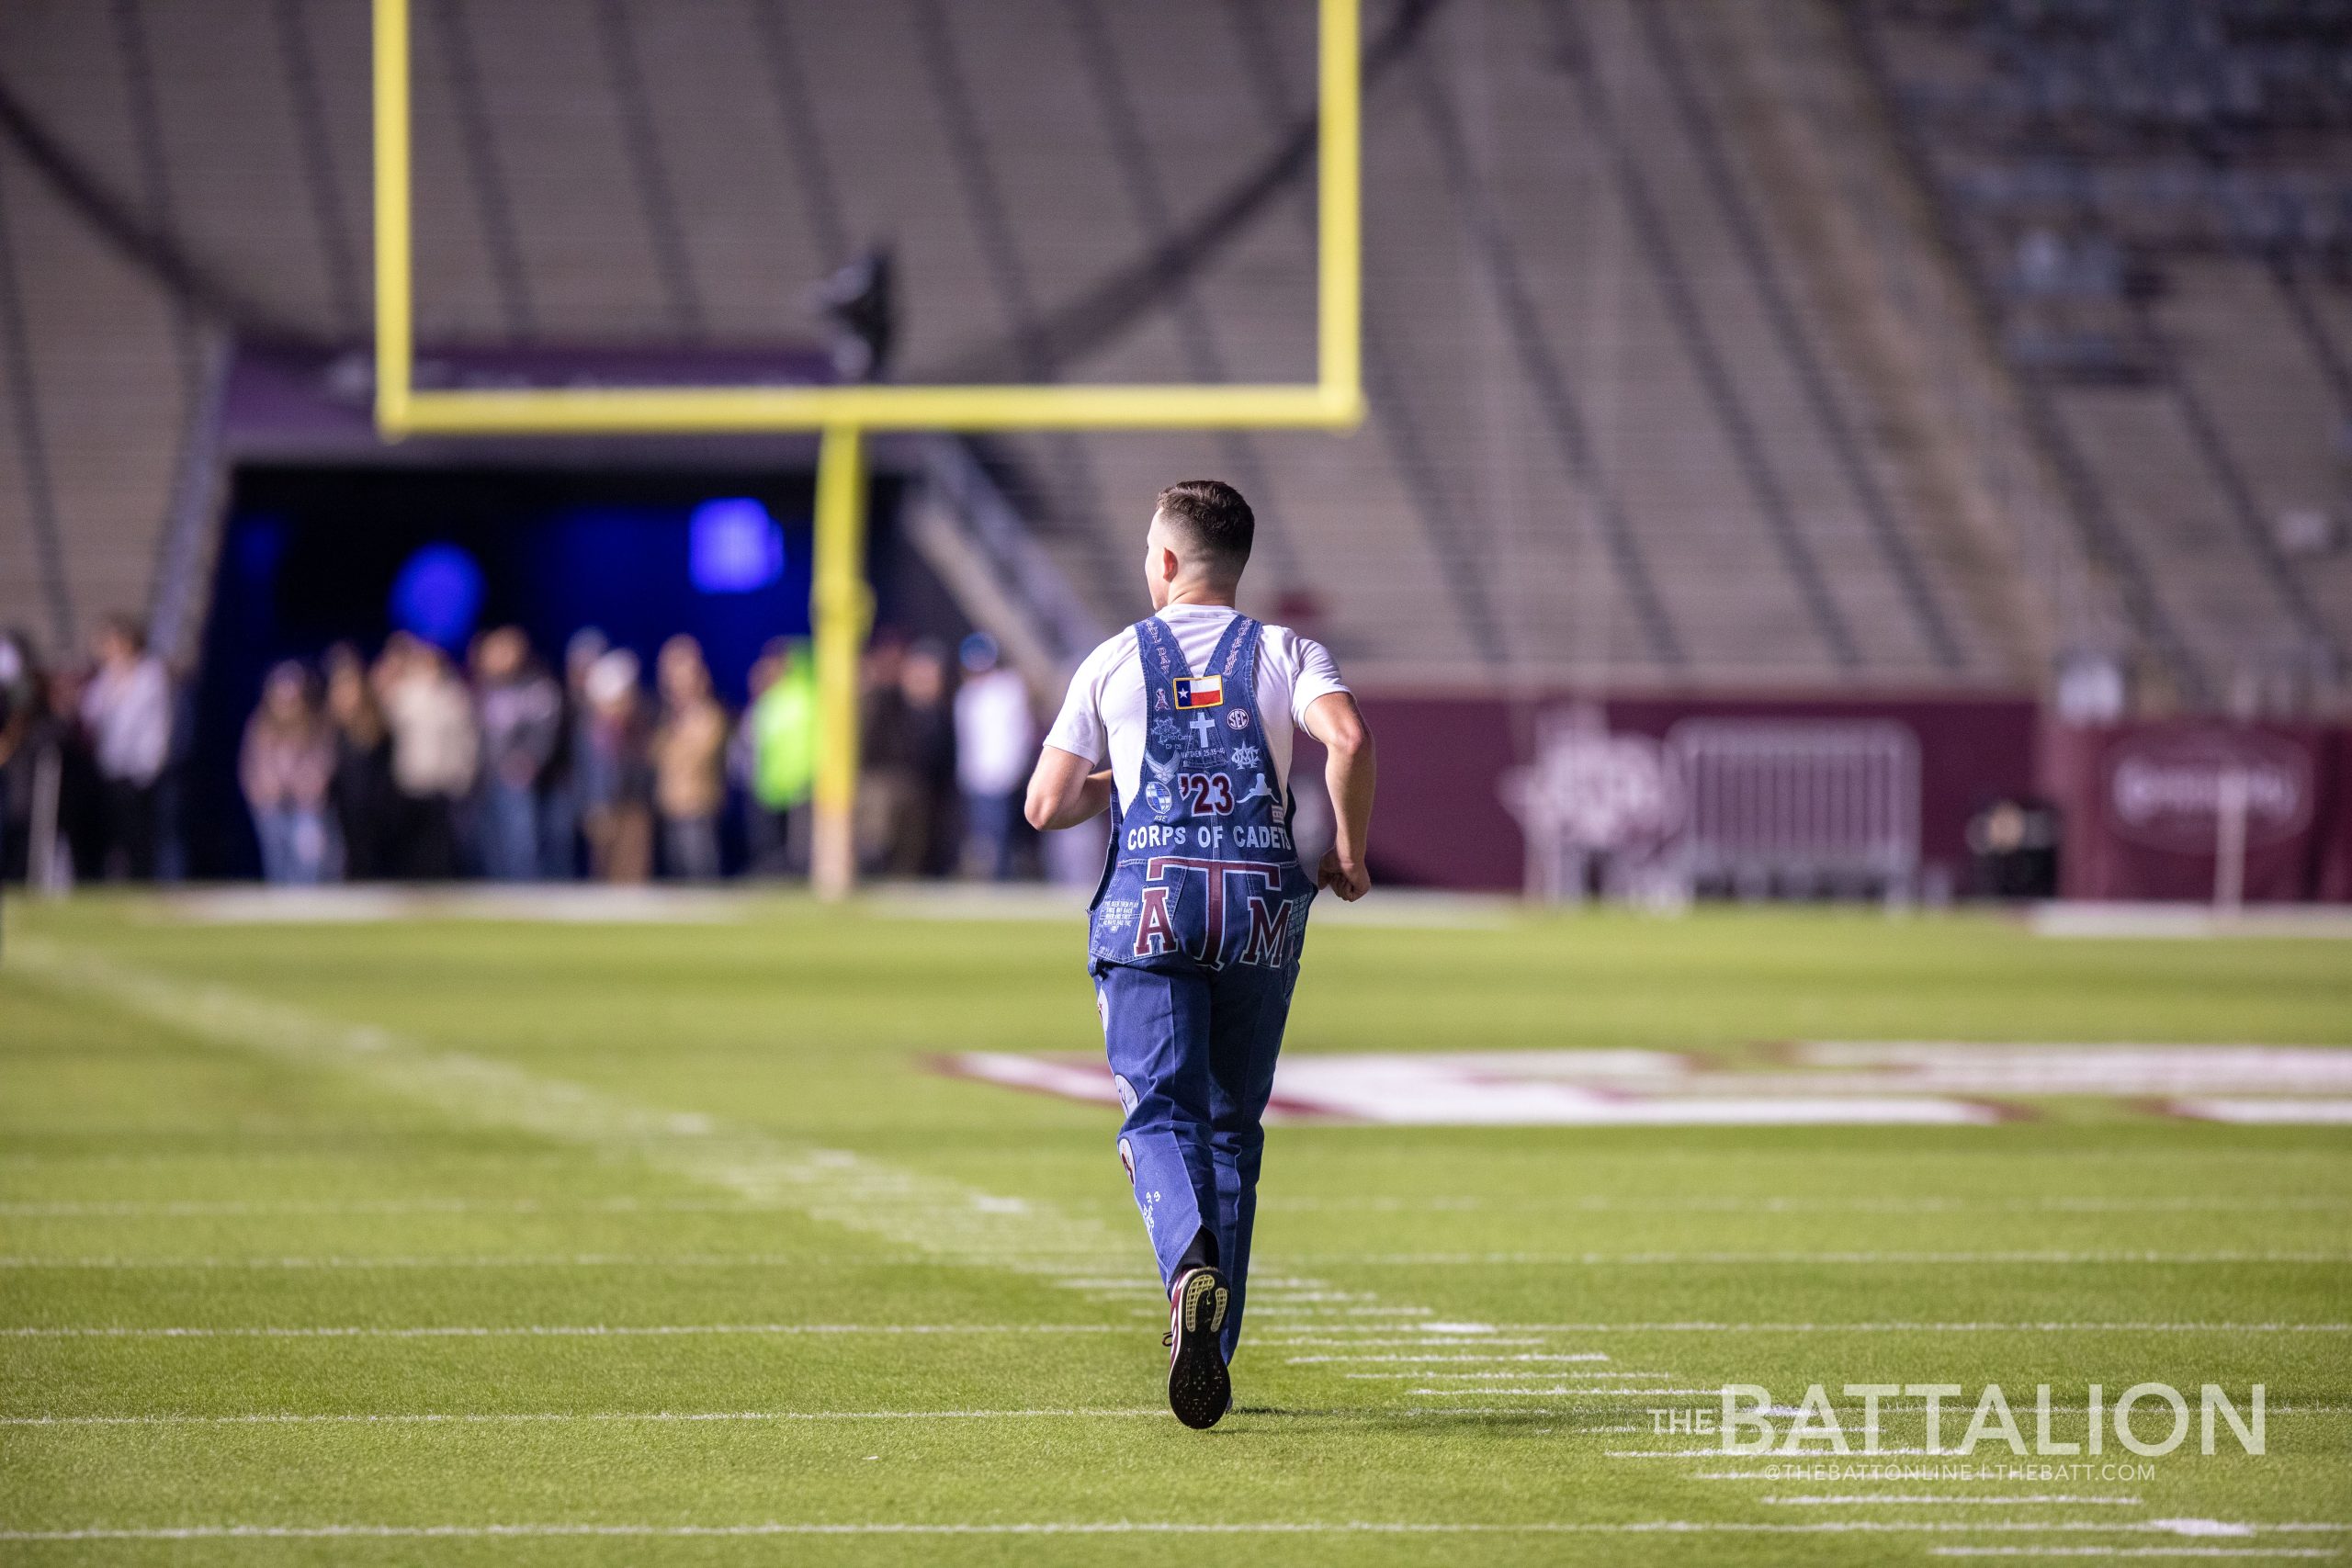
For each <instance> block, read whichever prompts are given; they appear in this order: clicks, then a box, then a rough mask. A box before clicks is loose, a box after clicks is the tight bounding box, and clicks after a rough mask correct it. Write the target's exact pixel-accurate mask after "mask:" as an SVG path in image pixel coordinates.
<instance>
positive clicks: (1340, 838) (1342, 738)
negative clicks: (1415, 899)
mask: <svg viewBox="0 0 2352 1568" xmlns="http://www.w3.org/2000/svg"><path fill="white" fill-rule="evenodd" d="M1306 732H1307V733H1308V734H1309V735H1312V736H1313V737H1315V739H1317V740H1320V741H1321V742H1322V743H1323V750H1324V752H1325V758H1324V763H1323V787H1324V788H1325V789H1327V790H1329V792H1330V795H1331V818H1332V824H1333V829H1334V831H1333V834H1332V843H1331V849H1330V852H1329V853H1328V854H1326V855H1325V856H1324V857H1323V863H1322V864H1321V865H1319V866H1317V868H1316V871H1315V883H1316V886H1318V887H1328V888H1329V889H1330V890H1331V891H1332V892H1334V893H1336V894H1338V895H1339V896H1340V899H1341V901H1343V902H1345V903H1350V904H1352V903H1354V902H1355V901H1356V900H1357V899H1359V898H1361V897H1363V896H1364V895H1365V894H1367V893H1369V892H1371V891H1372V873H1371V872H1369V871H1366V870H1365V869H1364V843H1365V840H1366V839H1367V838H1368V837H1369V836H1370V834H1371V832H1372V787H1373V773H1374V765H1373V760H1372V731H1371V730H1369V729H1367V728H1364V722H1363V714H1361V713H1359V712H1357V711H1356V700H1355V698H1353V697H1351V696H1350V695H1348V694H1347V693H1345V692H1326V693H1324V694H1322V695H1321V696H1319V697H1317V698H1316V699H1315V701H1314V703H1313V704H1312V705H1309V706H1308V708H1307V710H1306Z"/></svg>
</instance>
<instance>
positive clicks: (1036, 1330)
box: [0, 1323, 1128, 1339]
mask: <svg viewBox="0 0 2352 1568" xmlns="http://www.w3.org/2000/svg"><path fill="white" fill-rule="evenodd" d="M1126 1332H1128V1331H1127V1330H1126V1329H1125V1328H1122V1327H1120V1326H1119V1325H1115V1324H1108V1323H650V1324H605V1323H527V1324H500V1325H484V1326H474V1325H447V1326H445V1325H435V1324H425V1325H413V1326H401V1327H376V1326H369V1325H351V1326H348V1327H345V1326H342V1325H291V1326H288V1327H282V1328H280V1327H271V1326H267V1325H256V1326H245V1327H202V1326H190V1327H153V1328H150V1327H140V1326H136V1325H122V1326H116V1325H102V1326H92V1327H51V1326H46V1325H30V1326H25V1327H14V1328H0V1337H8V1338H18V1339H575V1338H578V1339H626V1338H634V1337H640V1336H641V1337H650V1338H659V1337H665V1336H671V1335H697V1334H720V1335H724V1334H749V1335H763V1334H787V1335H789V1334H814V1335H828V1334H881V1335H894V1334H1124V1333H1126Z"/></svg>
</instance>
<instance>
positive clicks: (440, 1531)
mask: <svg viewBox="0 0 2352 1568" xmlns="http://www.w3.org/2000/svg"><path fill="white" fill-rule="evenodd" d="M2176 1523H2177V1521H2155V1522H2150V1523H2117V1522H2114V1521H2110V1520H2106V1519H2056V1520H2050V1521H2046V1522H2022V1521H2017V1522H2012V1521H2002V1520H1985V1521H1981V1522H1980V1521H1975V1520H1970V1521H1967V1522H1965V1523H1962V1522H1957V1521H1951V1520H1943V1519H1922V1520H1916V1521H1898V1520H1893V1519H1824V1520H1806V1521H1804V1522H1802V1523H1785V1524H1784V1523H1780V1522H1777V1521H1768V1522H1750V1521H1745V1520H1730V1519H1634V1520H1625V1521H1622V1522H1602V1521H1594V1520H1570V1519H1546V1520H1534V1521H1528V1522H1524V1523H1518V1524H1508V1523H1499V1522H1490V1521H1477V1522H1470V1521H1460V1522H1453V1521H1431V1522H1423V1521H1406V1520H1374V1519H1282V1520H1250V1521H1232V1522H1219V1521H1209V1520H1193V1519H1185V1520H1175V1519H1170V1520H1146V1519H1103V1520H1059V1519H1057V1520H1038V1521H1035V1522H1027V1523H1018V1522H1016V1523H1005V1522H995V1523H985V1524H983V1523H963V1522H956V1523H931V1522H911V1521H910V1522H898V1521H880V1520H858V1521H851V1522H843V1523H786V1522H781V1521H777V1520H773V1519H770V1520H763V1521H761V1522H758V1523H749V1524H723V1525H722V1524H704V1525H698V1524H662V1525H657V1524H593V1523H589V1522H586V1521H578V1522H570V1521H562V1522H548V1523H541V1524H483V1525H455V1524H445V1525H382V1524H317V1525H288V1524H277V1525H262V1524H223V1525H165V1526H151V1527H144V1528H140V1527H128V1528H126V1527H89V1528H84V1529H52V1530H39V1529H11V1530H0V1540H16V1541H35V1540H276V1539H298V1540H341V1539H347V1538H373V1537H390V1538H399V1539H407V1538H413V1537H428V1538H430V1537H456V1538H461V1539H491V1540H496V1539H501V1538H506V1537H516V1536H524V1537H528V1536H627V1537H639V1536H641V1537H696V1536H822V1535H945V1536H959V1535H981V1536H993V1535H1010V1536H1024V1535H1603V1536H1610V1535H1766V1536H1770V1535H1790V1536H1805V1535H1981V1534H2011V1533H2013V1534H2032V1535H2042V1534H2071V1533H2090V1534H2100V1535H2120V1534H2139V1533H2151V1532H2154V1533H2170V1532H2172V1531H2173V1527H2174V1525H2175V1524H2176ZM2233 1529H2244V1530H2245V1533H2247V1534H2253V1533H2254V1532H2255V1531H2256V1530H2257V1529H2261V1530H2289V1529H2310V1530H2329V1531H2335V1530H2343V1529H2352V1526H2345V1525H2338V1524H2324V1525H2301V1526H2290V1525H2261V1526H2251V1525H2249V1526H2244V1527H2233ZM2034 1550H2036V1551H2047V1550H2049V1549H2048V1548H2037V1549H2034Z"/></svg>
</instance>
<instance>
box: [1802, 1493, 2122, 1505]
mask: <svg viewBox="0 0 2352 1568" xmlns="http://www.w3.org/2000/svg"><path fill="white" fill-rule="evenodd" d="M1756 1500H1757V1501H1758V1502H1759V1503H1768V1504H1771V1505H1773V1506H1779V1507H1784V1508H1838V1507H1849V1506H1864V1507H1873V1508H1875V1507H1883V1506H1908V1505H1911V1504H1914V1503H1918V1504H1927V1505H1949V1506H1954V1507H1970V1508H2011V1507H2037V1508H2038V1507H2044V1506H2050V1505H2052V1504H2059V1503H2064V1504H2070V1505H2080V1506H2086V1507H2100V1508H2136V1507H2138V1506H2140V1499H2139V1498H2137V1497H2082V1496H2075V1495H2072V1494H2068V1493H2052V1492H2034V1493H2024V1494H2017V1493H1996V1494H1994V1495H1990V1496H1984V1497H1972V1496H1964V1495H1959V1494H1957V1493H1894V1492H1889V1493H1885V1494H1883V1495H1879V1496H1875V1497H1872V1496H1839V1497H1758V1499H1756Z"/></svg>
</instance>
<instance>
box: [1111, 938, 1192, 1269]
mask: <svg viewBox="0 0 2352 1568" xmlns="http://www.w3.org/2000/svg"><path fill="white" fill-rule="evenodd" d="M1094 987H1095V999H1096V1003H1097V1005H1098V1006H1099V1007H1100V1009H1101V1010H1102V1014H1103V1042H1104V1043H1105V1045H1106V1046H1107V1048H1108V1050H1109V1054H1110V1058H1111V1071H1112V1072H1113V1073H1114V1075H1115V1076H1116V1081H1117V1084H1118V1089H1119V1102H1120V1104H1122V1105H1123V1106H1125V1108H1126V1119H1125V1121H1124V1122H1121V1123H1120V1126H1119V1145H1118V1147H1119V1163H1120V1164H1121V1165H1123V1166H1125V1168H1126V1170H1127V1177H1128V1180H1129V1182H1130V1184H1131V1185H1132V1186H1133V1187H1134V1189H1135V1198H1136V1208H1137V1209H1138V1210H1139V1211H1141V1213H1142V1214H1143V1223H1144V1229H1145V1230H1146V1231H1147V1232H1148V1234H1149V1235H1150V1237H1151V1249H1152V1252H1153V1254H1154V1255H1155V1256H1156V1257H1157V1258H1158V1259H1159V1278H1160V1282H1161V1283H1162V1284H1167V1283H1169V1282H1170V1276H1171V1275H1173V1273H1174V1272H1175V1269H1176V1263H1177V1260H1178V1259H1179V1258H1182V1257H1183V1255H1184V1249H1185V1248H1186V1247H1190V1246H1191V1245H1192V1241H1193V1236H1194V1235H1196V1234H1197V1233H1199V1232H1200V1231H1201V1230H1203V1229H1204V1228H1206V1229H1208V1230H1210V1231H1211V1232H1214V1231H1215V1229H1216V1220H1215V1216H1216V1213H1217V1188H1216V1162H1215V1156H1214V1155H1213V1154H1212V1152H1211V1148H1210V1135H1209V1118H1210V1111H1209V1103H1210V1097H1211V1094H1212V1089H1211V1087H1210V1079H1209V1023H1210V1011H1211V1001H1210V994H1209V980H1208V976H1205V975H1204V974H1201V973H1198V972H1196V971H1193V970H1169V971H1160V970H1153V969H1138V968H1134V967H1131V966H1129V965H1126V964H1096V965H1095V966H1094Z"/></svg>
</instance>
